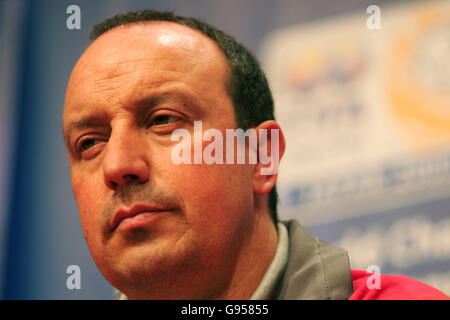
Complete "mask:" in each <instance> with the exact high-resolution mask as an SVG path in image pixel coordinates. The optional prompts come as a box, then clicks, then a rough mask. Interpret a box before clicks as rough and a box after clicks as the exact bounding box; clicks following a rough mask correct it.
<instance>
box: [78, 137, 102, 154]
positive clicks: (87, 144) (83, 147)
mask: <svg viewBox="0 0 450 320" xmlns="http://www.w3.org/2000/svg"><path fill="white" fill-rule="evenodd" d="M98 141H99V140H98V139H86V140H83V141H82V142H81V143H80V151H85V150H87V149H89V148H92V147H93V146H95V145H96V144H97V143H98Z"/></svg>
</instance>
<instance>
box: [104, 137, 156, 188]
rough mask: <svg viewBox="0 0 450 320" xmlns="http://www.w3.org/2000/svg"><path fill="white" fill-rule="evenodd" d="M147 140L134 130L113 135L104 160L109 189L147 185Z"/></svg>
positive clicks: (148, 168) (105, 176) (106, 181)
mask: <svg viewBox="0 0 450 320" xmlns="http://www.w3.org/2000/svg"><path fill="white" fill-rule="evenodd" d="M146 150H148V146H147V145H146V141H145V139H144V138H143V137H142V136H141V135H140V134H139V133H138V132H134V130H132V129H121V130H120V131H116V132H113V133H111V136H110V138H109V140H108V143H107V146H106V150H105V151H106V152H105V156H104V158H103V174H104V180H105V184H106V186H107V187H108V188H110V189H112V190H116V189H117V188H118V187H124V186H126V185H127V184H129V183H135V184H140V183H145V182H147V180H148V178H149V170H150V167H149V164H148V161H147V157H146Z"/></svg>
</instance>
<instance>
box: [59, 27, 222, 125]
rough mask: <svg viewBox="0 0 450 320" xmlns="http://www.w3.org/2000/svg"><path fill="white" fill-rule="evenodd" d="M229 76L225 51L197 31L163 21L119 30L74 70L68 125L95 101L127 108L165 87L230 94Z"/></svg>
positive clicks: (66, 111)
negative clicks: (157, 89) (228, 89)
mask: <svg viewBox="0 0 450 320" xmlns="http://www.w3.org/2000/svg"><path fill="white" fill-rule="evenodd" d="M229 74H230V72H229V66H228V62H227V60H226V58H225V56H224V54H223V53H222V51H221V50H220V48H219V47H218V46H217V44H216V43H215V42H214V41H213V40H211V39H209V38H208V37H206V36H205V35H203V34H201V33H200V32H198V31H196V30H193V29H191V28H189V27H186V26H183V25H179V24H176V23H171V22H160V21H154V22H142V23H132V24H127V25H123V26H119V27H116V28H113V29H111V30H109V31H107V32H106V33H104V34H103V35H101V36H100V37H99V38H98V39H96V40H95V41H94V42H93V43H92V44H91V45H90V47H89V48H88V49H87V50H86V51H85V53H84V54H83V55H82V56H81V58H80V59H79V61H78V62H77V64H76V66H75V67H74V70H73V71H72V74H71V77H70V80H69V84H68V87H67V92H66V103H65V108H64V117H63V121H64V124H66V122H67V121H68V120H69V119H68V118H70V116H71V115H73V114H74V113H78V112H81V111H83V109H85V108H86V106H88V105H90V104H91V103H95V104H99V103H100V104H109V105H111V104H127V103H128V102H130V100H132V99H133V98H136V99H139V97H137V96H136V95H139V94H141V93H142V91H146V90H153V89H156V88H158V87H161V86H162V85H164V84H172V85H174V86H177V85H178V87H179V88H183V87H185V89H190V90H191V91H192V90H194V91H195V90H196V91H200V90H203V93H204V94H207V93H208V92H209V93H210V94H211V93H212V92H211V91H214V90H212V89H214V88H212V86H216V87H217V88H216V89H218V90H224V91H226V87H227V83H228V81H229ZM194 93H195V92H194ZM215 94H217V93H215Z"/></svg>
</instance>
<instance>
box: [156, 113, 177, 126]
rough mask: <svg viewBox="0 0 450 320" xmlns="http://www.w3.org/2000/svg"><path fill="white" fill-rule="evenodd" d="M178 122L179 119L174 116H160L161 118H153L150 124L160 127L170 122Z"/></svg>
mask: <svg viewBox="0 0 450 320" xmlns="http://www.w3.org/2000/svg"><path fill="white" fill-rule="evenodd" d="M178 120H180V119H179V118H177V117H174V116H170V115H161V116H157V117H155V118H154V119H153V121H152V124H153V125H157V126H161V125H165V124H169V123H171V122H174V121H178Z"/></svg>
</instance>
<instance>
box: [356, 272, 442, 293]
mask: <svg viewBox="0 0 450 320" xmlns="http://www.w3.org/2000/svg"><path fill="white" fill-rule="evenodd" d="M351 274H352V280H353V294H352V295H351V296H350V298H349V300H450V298H449V297H448V296H447V295H445V294H444V293H442V292H441V291H439V290H437V289H435V288H433V287H430V286H429V285H427V284H425V283H422V282H419V281H417V280H414V279H412V278H408V277H405V276H388V275H383V274H382V275H380V277H381V278H380V282H379V284H380V286H379V289H377V288H373V289H370V288H369V286H368V285H367V281H368V280H369V284H372V281H371V279H372V278H371V279H369V277H370V276H373V273H367V272H366V271H365V270H351Z"/></svg>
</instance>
